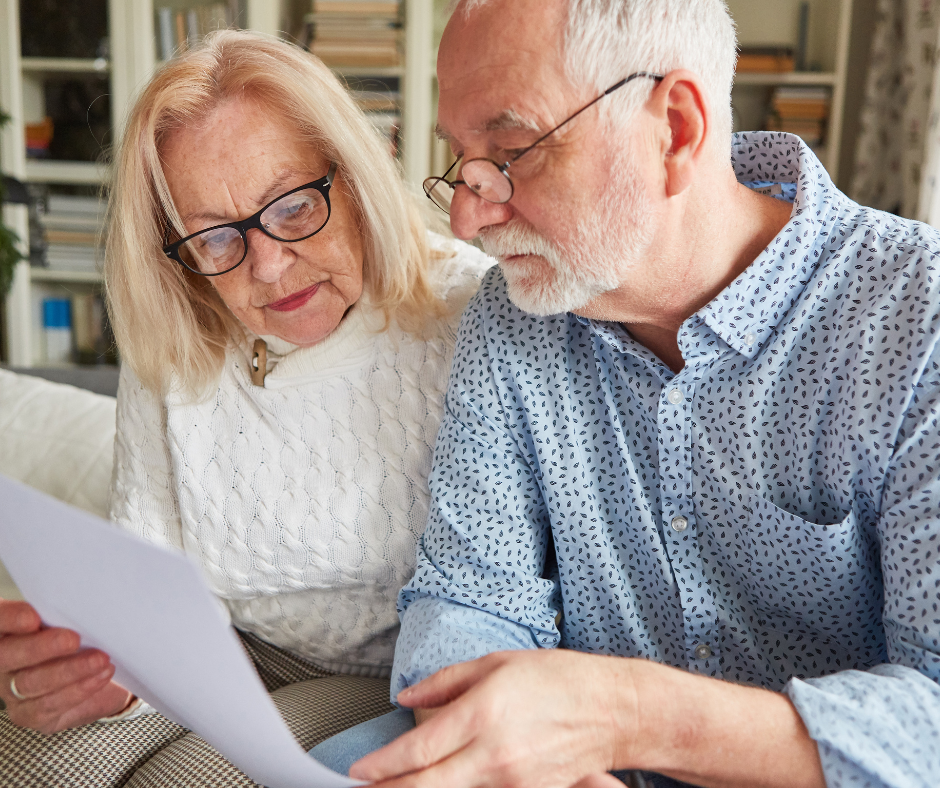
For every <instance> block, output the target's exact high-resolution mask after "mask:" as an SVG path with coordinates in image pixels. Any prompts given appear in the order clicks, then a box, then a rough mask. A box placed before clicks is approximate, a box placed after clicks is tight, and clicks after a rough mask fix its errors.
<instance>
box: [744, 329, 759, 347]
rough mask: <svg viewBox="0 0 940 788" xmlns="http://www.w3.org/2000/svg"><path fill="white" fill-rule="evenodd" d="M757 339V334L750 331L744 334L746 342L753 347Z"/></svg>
mask: <svg viewBox="0 0 940 788" xmlns="http://www.w3.org/2000/svg"><path fill="white" fill-rule="evenodd" d="M756 341H757V334H754V333H752V332H749V333H747V334H745V335H744V344H745V345H747V346H748V347H753V346H754V343H755V342H756Z"/></svg>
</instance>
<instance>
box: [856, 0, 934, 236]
mask: <svg viewBox="0 0 940 788" xmlns="http://www.w3.org/2000/svg"><path fill="white" fill-rule="evenodd" d="M938 35H940V0H877V15H876V22H875V32H874V39H873V42H872V51H871V59H870V63H869V73H868V80H867V84H866V88H865V99H864V103H863V105H862V112H861V131H860V134H859V138H858V147H857V149H856V154H855V176H854V178H853V180H852V186H851V190H850V193H851V196H852V198H853V199H855V200H857V201H858V202H860V203H862V204H863V205H870V206H872V207H873V208H879V209H881V210H885V211H891V212H892V213H896V214H898V215H900V216H905V217H908V218H912V219H913V218H923V214H924V211H925V210H926V209H927V206H929V205H931V204H932V203H933V202H934V201H935V199H936V200H938V201H940V195H935V192H936V191H937V189H936V188H935V187H936V186H937V185H938V184H940V149H938V146H940V96H937V97H936V98H935V97H934V93H935V92H937V89H940V80H936V79H934V74H935V71H936V70H937V52H938ZM935 83H938V84H935ZM932 105H933V106H932ZM925 165H926V167H925ZM938 208H940V206H938ZM938 218H940V217H938Z"/></svg>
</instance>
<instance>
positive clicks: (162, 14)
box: [157, 6, 176, 60]
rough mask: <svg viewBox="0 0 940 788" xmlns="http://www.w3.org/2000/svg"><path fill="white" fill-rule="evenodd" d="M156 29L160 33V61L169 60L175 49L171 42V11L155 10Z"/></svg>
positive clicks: (164, 8) (169, 9) (168, 9)
mask: <svg viewBox="0 0 940 788" xmlns="http://www.w3.org/2000/svg"><path fill="white" fill-rule="evenodd" d="M157 21H158V29H159V31H160V59H161V60H169V59H170V58H171V57H173V50H174V49H175V48H176V47H175V44H174V42H173V9H171V8H167V7H166V6H164V7H163V8H159V9H157Z"/></svg>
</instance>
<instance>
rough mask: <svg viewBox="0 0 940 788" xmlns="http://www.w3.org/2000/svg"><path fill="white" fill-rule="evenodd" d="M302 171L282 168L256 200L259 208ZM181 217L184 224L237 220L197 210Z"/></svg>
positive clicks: (222, 222)
mask: <svg viewBox="0 0 940 788" xmlns="http://www.w3.org/2000/svg"><path fill="white" fill-rule="evenodd" d="M300 172H301V171H300V170H298V169H295V168H289V169H286V170H281V171H280V172H279V173H278V175H277V177H276V178H275V179H274V180H273V181H272V182H271V184H270V185H269V186H268V188H267V189H265V190H264V191H263V192H262V193H261V194H260V195H259V196H258V198H257V199H256V200H254V203H255V205H257V206H258V207H259V208H260V207H261V206H262V205H267V204H268V203H269V202H271V200H273V199H274V198H275V197H277V196H278V195H279V194H280V193H281V192H282V191H283V190H284V185H285V184H286V183H287V182H288V181H290V180H292V179H294V178H296V177H297V176H298V175H299V174H300ZM180 218H181V219H182V220H183V224H189V223H190V222H196V221H199V222H208V223H209V224H225V223H226V222H230V221H237V220H233V219H230V218H229V217H228V216H222V215H220V214H217V213H212V212H211V211H195V212H193V213H188V214H186V215H185V216H182V217H180Z"/></svg>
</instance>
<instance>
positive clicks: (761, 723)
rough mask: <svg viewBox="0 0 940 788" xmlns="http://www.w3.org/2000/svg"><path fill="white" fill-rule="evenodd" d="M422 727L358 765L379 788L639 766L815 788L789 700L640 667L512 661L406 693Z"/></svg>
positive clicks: (556, 653)
mask: <svg viewBox="0 0 940 788" xmlns="http://www.w3.org/2000/svg"><path fill="white" fill-rule="evenodd" d="M398 700H399V702H400V703H402V704H403V705H405V706H409V707H412V708H416V709H419V710H423V711H424V712H427V711H428V710H432V711H433V713H432V714H431V715H430V718H428V716H429V715H427V714H426V713H423V714H421V715H420V717H419V720H420V721H421V722H422V724H421V725H420V726H419V727H418V728H415V729H414V730H412V731H409V732H408V733H406V734H404V735H403V736H402V737H401V738H399V739H397V740H396V741H394V742H393V743H392V744H390V745H388V746H387V747H384V748H383V749H381V750H378V751H376V752H374V753H371V754H370V755H368V756H366V757H365V758H363V759H362V760H360V761H358V762H357V763H355V764H353V767H352V769H350V776H351V777H355V778H359V779H362V780H372V781H376V782H381V783H383V786H382V788H439V786H442V785H446V786H448V788H477V786H500V787H502V786H507V788H508V787H509V786H512V787H513V788H529V786H532V787H533V788H535V787H536V786H538V788H569V787H570V786H577V788H614V787H615V786H620V788H622V784H621V783H620V782H619V781H618V780H617V779H616V778H614V777H612V776H611V775H609V774H606V772H608V771H612V770H620V769H643V770H647V771H653V772H659V773H662V774H666V775H668V776H670V777H674V778H675V779H678V780H681V781H683V782H689V783H693V784H695V785H701V786H705V787H706V788H711V787H712V786H715V787H716V788H717V786H722V787H727V788H731V787H732V786H741V787H742V788H758V787H764V786H766V787H767V788H776V786H781V787H782V786H786V787H787V788H824V786H825V778H824V776H823V773H822V767H821V764H820V760H819V753H818V750H817V748H816V743H815V742H814V741H813V740H812V739H810V738H809V734H808V733H807V731H806V728H805V726H804V725H803V722H802V720H801V719H800V717H799V715H798V714H797V712H796V710H795V709H794V708H793V705H792V704H791V703H790V701H789V699H787V698H786V697H785V696H783V695H780V694H778V693H775V692H768V691H766V690H761V689H753V688H749V687H741V686H737V685H734V684H729V683H726V682H723V681H719V680H716V679H710V678H704V677H702V676H696V675H692V674H689V673H686V672H685V671H682V670H677V669H675V668H670V667H666V666H664V665H659V664H656V663H653V662H648V661H646V660H638V659H626V658H621V657H603V656H596V655H592V654H584V653H579V652H575V651H567V650H539V651H508V652H502V653H498V654H490V655H489V656H487V657H483V658H481V659H477V660H473V661H472V662H465V663H462V664H459V665H453V666H451V667H449V668H445V669H444V670H441V671H439V672H438V673H435V674H434V675H433V676H431V677H429V678H427V679H425V680H424V681H422V682H420V683H419V684H416V685H415V686H413V687H410V688H409V689H407V690H404V691H403V692H401V693H400V694H399V696H398Z"/></svg>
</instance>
